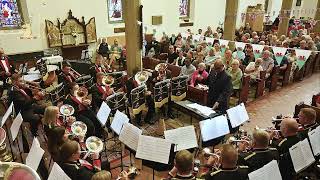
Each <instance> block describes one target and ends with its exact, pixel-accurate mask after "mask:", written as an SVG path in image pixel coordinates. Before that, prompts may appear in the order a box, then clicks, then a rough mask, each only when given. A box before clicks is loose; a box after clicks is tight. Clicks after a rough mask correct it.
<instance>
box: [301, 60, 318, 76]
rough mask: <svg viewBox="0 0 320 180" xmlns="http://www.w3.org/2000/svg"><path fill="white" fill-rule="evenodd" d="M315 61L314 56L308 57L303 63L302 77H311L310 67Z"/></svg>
mask: <svg viewBox="0 0 320 180" xmlns="http://www.w3.org/2000/svg"><path fill="white" fill-rule="evenodd" d="M315 60H316V56H315V55H310V57H309V59H308V60H307V62H306V63H305V65H304V66H305V69H304V74H303V77H309V76H311V75H312V65H313V64H314V61H315Z"/></svg>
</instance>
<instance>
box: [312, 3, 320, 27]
mask: <svg viewBox="0 0 320 180" xmlns="http://www.w3.org/2000/svg"><path fill="white" fill-rule="evenodd" d="M314 19H315V20H316V21H318V22H317V24H316V26H315V27H314V29H313V32H316V33H320V0H318V4H317V11H316V14H315V16H314Z"/></svg>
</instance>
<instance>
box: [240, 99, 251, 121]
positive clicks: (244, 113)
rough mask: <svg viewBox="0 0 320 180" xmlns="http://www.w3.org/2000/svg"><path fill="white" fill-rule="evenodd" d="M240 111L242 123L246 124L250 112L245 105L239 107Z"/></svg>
mask: <svg viewBox="0 0 320 180" xmlns="http://www.w3.org/2000/svg"><path fill="white" fill-rule="evenodd" d="M238 111H239V115H240V118H241V122H242V123H244V122H246V121H248V120H249V115H248V112H247V110H246V106H245V105H244V104H243V103H241V104H239V105H238Z"/></svg>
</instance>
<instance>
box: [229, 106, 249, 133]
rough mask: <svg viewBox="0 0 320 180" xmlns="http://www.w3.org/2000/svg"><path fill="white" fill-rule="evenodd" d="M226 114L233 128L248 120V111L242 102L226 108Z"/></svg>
mask: <svg viewBox="0 0 320 180" xmlns="http://www.w3.org/2000/svg"><path fill="white" fill-rule="evenodd" d="M227 114H228V117H229V119H230V123H231V126H232V127H233V128H235V127H238V126H240V125H241V124H243V123H244V122H246V121H247V120H249V115H248V112H247V110H246V108H245V106H244V104H243V103H241V104H239V105H238V106H235V107H232V108H230V109H228V110H227Z"/></svg>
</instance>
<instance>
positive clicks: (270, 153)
mask: <svg viewBox="0 0 320 180" xmlns="http://www.w3.org/2000/svg"><path fill="white" fill-rule="evenodd" d="M252 137H253V139H252V147H251V149H250V150H249V151H248V152H242V153H240V155H239V156H240V158H239V164H240V165H246V166H249V171H250V172H252V171H255V170H257V169H259V168H261V167H263V166H264V165H266V164H268V163H269V162H270V161H272V160H279V154H278V151H277V149H275V148H269V142H270V136H269V134H268V132H266V131H264V130H261V129H256V130H255V131H254V132H253V136H252ZM244 144H245V143H243V144H242V143H240V144H239V150H240V151H244V150H245V148H244V147H245V146H246V145H244Z"/></svg>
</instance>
